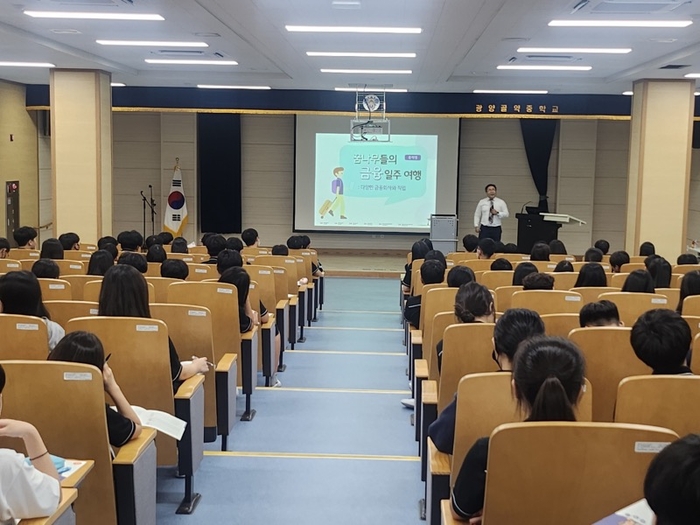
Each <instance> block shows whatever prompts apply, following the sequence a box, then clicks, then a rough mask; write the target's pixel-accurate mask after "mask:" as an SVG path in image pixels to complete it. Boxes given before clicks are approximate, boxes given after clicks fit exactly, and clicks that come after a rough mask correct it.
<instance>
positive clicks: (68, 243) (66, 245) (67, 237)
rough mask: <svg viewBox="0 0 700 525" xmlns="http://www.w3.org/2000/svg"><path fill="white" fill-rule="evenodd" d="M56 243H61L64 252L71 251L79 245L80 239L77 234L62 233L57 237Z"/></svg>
mask: <svg viewBox="0 0 700 525" xmlns="http://www.w3.org/2000/svg"><path fill="white" fill-rule="evenodd" d="M58 242H60V243H61V246H63V249H64V250H72V249H73V246H75V245H76V244H80V237H78V234H77V233H73V232H68V233H62V234H61V235H59V236H58Z"/></svg>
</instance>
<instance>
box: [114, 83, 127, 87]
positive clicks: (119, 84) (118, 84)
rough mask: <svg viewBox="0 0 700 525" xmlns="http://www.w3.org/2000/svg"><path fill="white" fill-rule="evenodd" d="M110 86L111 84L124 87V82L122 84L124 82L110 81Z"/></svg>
mask: <svg viewBox="0 0 700 525" xmlns="http://www.w3.org/2000/svg"><path fill="white" fill-rule="evenodd" d="M110 86H112V87H126V84H124V82H112V83H111V84H110Z"/></svg>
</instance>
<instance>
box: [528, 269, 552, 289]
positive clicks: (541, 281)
mask: <svg viewBox="0 0 700 525" xmlns="http://www.w3.org/2000/svg"><path fill="white" fill-rule="evenodd" d="M523 290H554V277H552V276H551V275H548V274H546V273H540V272H533V273H529V274H527V275H526V276H525V277H524V278H523Z"/></svg>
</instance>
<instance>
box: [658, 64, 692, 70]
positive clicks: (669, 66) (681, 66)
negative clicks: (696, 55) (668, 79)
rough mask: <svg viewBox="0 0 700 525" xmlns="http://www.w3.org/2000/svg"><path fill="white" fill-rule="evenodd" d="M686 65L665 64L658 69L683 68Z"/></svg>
mask: <svg viewBox="0 0 700 525" xmlns="http://www.w3.org/2000/svg"><path fill="white" fill-rule="evenodd" d="M686 67H690V66H689V65H687V64H667V65H665V66H663V67H660V68H659V69H685V68H686Z"/></svg>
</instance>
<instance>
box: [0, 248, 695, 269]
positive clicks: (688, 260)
mask: <svg viewBox="0 0 700 525" xmlns="http://www.w3.org/2000/svg"><path fill="white" fill-rule="evenodd" d="M1 255H2V252H1V251H0V256H1ZM683 264H698V258H697V257H696V256H695V255H693V254H692V253H682V254H680V255H679V256H678V258H677V259H676V265H677V266H681V265H683Z"/></svg>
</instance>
